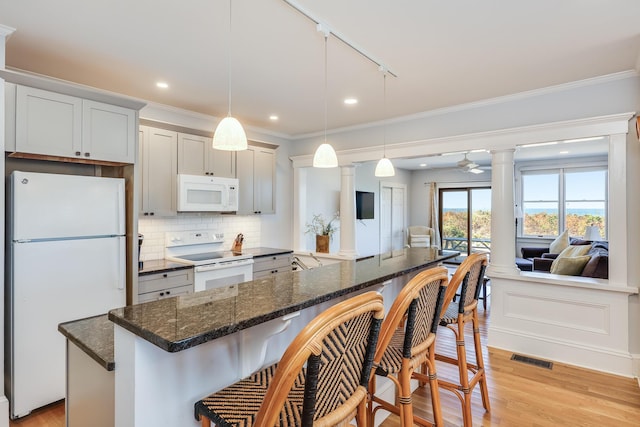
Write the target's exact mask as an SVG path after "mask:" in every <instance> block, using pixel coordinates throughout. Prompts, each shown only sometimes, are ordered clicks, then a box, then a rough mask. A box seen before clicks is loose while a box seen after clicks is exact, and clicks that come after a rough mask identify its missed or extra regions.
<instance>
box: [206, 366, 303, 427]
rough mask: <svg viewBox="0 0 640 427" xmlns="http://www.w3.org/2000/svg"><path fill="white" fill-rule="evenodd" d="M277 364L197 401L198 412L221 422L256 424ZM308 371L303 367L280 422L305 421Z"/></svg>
mask: <svg viewBox="0 0 640 427" xmlns="http://www.w3.org/2000/svg"><path fill="white" fill-rule="evenodd" d="M277 367H278V364H277V363H276V364H273V365H271V366H268V367H266V368H264V369H262V370H260V371H258V372H256V373H254V374H253V375H251V376H249V377H247V378H245V379H243V380H241V381H238V382H237V383H235V384H232V385H230V386H229V387H226V388H224V389H222V390H220V391H219V392H217V393H215V394H212V395H211V396H208V397H205V398H204V399H202V400H201V401H200V402H198V403H197V407H196V412H199V413H201V414H205V415H206V416H207V418H209V419H210V420H211V421H213V422H214V423H215V424H216V425H219V426H229V425H231V426H242V427H249V426H253V425H254V422H255V418H256V415H257V413H258V411H259V410H260V405H262V402H264V397H265V395H266V394H267V389H268V388H269V384H270V383H271V382H272V380H273V376H274V375H275V373H276V368H277ZM304 374H305V371H304V369H303V370H302V371H300V373H299V374H298V376H297V377H296V379H295V381H294V383H293V387H292V388H291V391H290V392H289V395H288V396H287V398H286V400H285V402H284V406H283V408H282V410H281V411H280V417H279V419H278V423H277V424H276V425H277V426H281V427H290V426H299V425H301V424H300V415H301V414H302V403H303V400H304Z"/></svg>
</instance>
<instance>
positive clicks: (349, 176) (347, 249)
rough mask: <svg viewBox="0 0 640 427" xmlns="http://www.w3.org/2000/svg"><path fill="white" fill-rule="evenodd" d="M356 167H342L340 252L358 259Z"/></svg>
mask: <svg viewBox="0 0 640 427" xmlns="http://www.w3.org/2000/svg"><path fill="white" fill-rule="evenodd" d="M355 171H356V167H355V165H353V164H352V165H347V166H341V167H340V252H339V254H340V255H342V256H346V257H351V258H355V257H356V255H357V254H356V187H355Z"/></svg>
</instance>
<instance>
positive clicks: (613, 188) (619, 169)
mask: <svg viewBox="0 0 640 427" xmlns="http://www.w3.org/2000/svg"><path fill="white" fill-rule="evenodd" d="M627 212H628V211H627V135H626V134H615V135H610V136H609V213H608V218H609V220H608V221H607V222H608V224H607V227H608V229H609V230H608V234H609V236H608V238H609V239H608V240H609V284H611V285H617V286H630V283H629V281H628V274H627V272H628V269H627V262H633V258H634V256H633V255H632V256H629V255H628V246H627V240H628V239H629V231H628V229H627V219H628V218H627ZM636 256H637V255H636ZM636 259H637V258H636Z"/></svg>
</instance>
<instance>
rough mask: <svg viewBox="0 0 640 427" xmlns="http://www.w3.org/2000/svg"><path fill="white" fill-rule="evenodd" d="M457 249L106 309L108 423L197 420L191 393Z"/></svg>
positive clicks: (278, 351) (266, 360) (216, 385)
mask: <svg viewBox="0 0 640 427" xmlns="http://www.w3.org/2000/svg"><path fill="white" fill-rule="evenodd" d="M457 255H458V252H452V251H444V252H443V251H440V252H439V251H438V250H437V249H432V248H411V249H409V248H407V249H403V250H401V251H397V252H394V253H393V254H391V253H390V254H382V255H376V256H372V257H367V258H364V259H360V260H353V261H343V262H339V263H335V264H331V265H327V266H324V267H320V268H315V269H311V270H304V271H296V272H286V273H279V274H274V275H271V276H269V277H267V278H263V279H258V280H253V281H250V282H245V283H240V284H236V285H230V286H227V287H224V288H219V289H212V290H207V291H202V292H196V293H193V294H189V295H183V296H178V297H174V298H168V299H164V300H159V301H154V302H149V303H144V304H138V305H133V306H127V307H123V308H118V309H115V310H112V311H110V312H109V314H108V319H109V320H110V321H111V322H113V324H114V325H115V327H114V331H113V339H114V346H113V348H114V353H113V355H114V360H113V362H115V364H114V374H115V392H114V395H115V411H114V412H115V419H114V423H115V425H117V426H134V425H135V426H155V425H190V423H191V425H194V426H195V425H197V423H196V421H195V419H194V417H193V414H192V411H193V403H194V402H196V401H197V400H198V399H200V398H202V397H203V396H204V395H207V394H209V393H211V392H213V391H216V390H218V389H220V388H223V387H225V386H227V385H229V384H231V383H233V382H235V381H237V380H238V379H240V378H242V377H244V376H246V375H249V374H250V373H252V372H254V371H255V370H257V369H259V368H261V367H262V366H265V365H267V364H271V363H273V362H275V361H277V360H279V358H280V357H281V356H282V353H283V352H284V350H285V349H286V347H287V346H288V344H289V343H290V342H291V340H292V339H293V338H294V337H295V335H296V334H297V333H298V332H299V331H300V330H301V329H302V328H303V327H304V326H305V325H306V324H307V323H308V322H309V321H310V320H311V319H313V318H314V317H315V316H316V315H317V314H318V313H320V312H322V311H323V310H326V309H327V308H328V307H330V306H332V305H333V304H335V303H336V302H338V301H340V300H342V299H345V298H347V297H349V296H353V295H355V294H357V293H359V292H365V291H369V290H374V289H375V290H378V291H380V292H381V293H382V294H383V296H384V297H385V305H386V306H387V307H389V306H390V304H391V303H392V301H393V298H394V297H395V295H396V294H397V292H398V291H399V289H400V288H401V287H402V286H404V284H406V282H407V281H408V280H409V279H410V278H412V277H413V276H414V275H415V274H416V273H417V272H419V271H421V270H424V269H426V268H430V267H433V266H435V265H438V264H439V263H441V262H442V261H444V260H447V259H450V258H453V257H455V256H457ZM81 348H82V347H81ZM190 420H191V421H190Z"/></svg>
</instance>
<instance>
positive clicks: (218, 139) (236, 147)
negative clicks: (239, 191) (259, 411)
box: [212, 0, 247, 151]
mask: <svg viewBox="0 0 640 427" xmlns="http://www.w3.org/2000/svg"><path fill="white" fill-rule="evenodd" d="M231 34H232V32H231V0H229V45H228V55H227V88H228V90H229V114H228V116H227V117H225V118H224V119H222V120H221V121H220V123H218V126H217V127H216V130H215V132H214V133H213V144H212V146H213V148H215V149H216V150H225V151H240V150H246V149H247V134H246V133H245V132H244V129H243V128H242V125H241V124H240V122H239V121H238V119H235V118H233V117H231Z"/></svg>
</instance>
